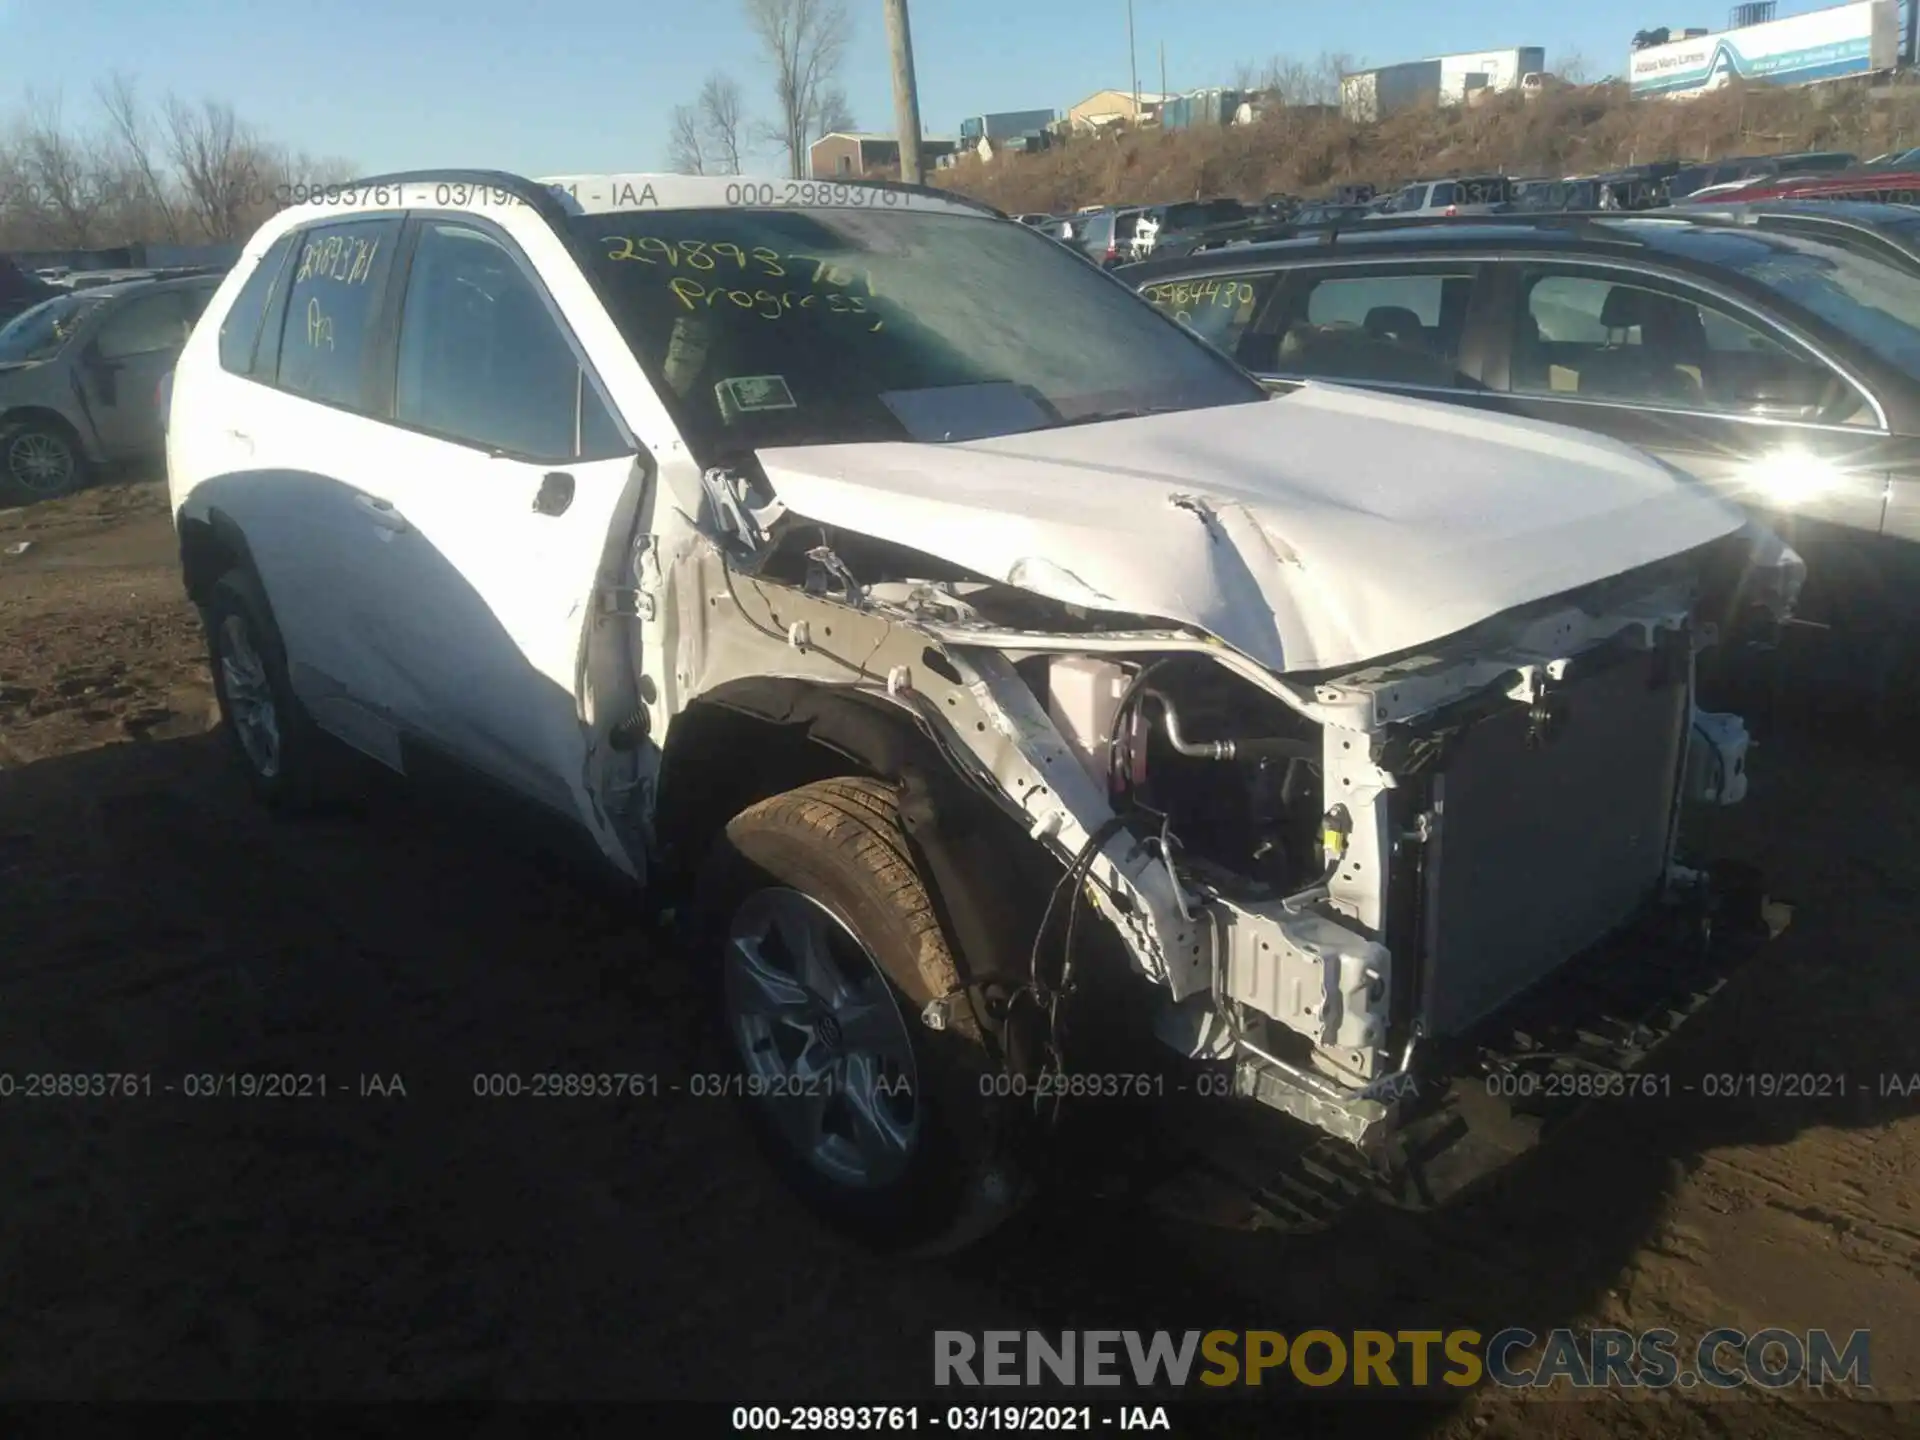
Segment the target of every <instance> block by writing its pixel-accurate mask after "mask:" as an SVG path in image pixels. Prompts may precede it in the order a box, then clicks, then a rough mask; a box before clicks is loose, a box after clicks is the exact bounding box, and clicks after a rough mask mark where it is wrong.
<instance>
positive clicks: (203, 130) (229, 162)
mask: <svg viewBox="0 0 1920 1440" xmlns="http://www.w3.org/2000/svg"><path fill="white" fill-rule="evenodd" d="M163 113H164V114H165V117H166V126H167V152H168V155H169V157H170V158H171V159H172V161H173V167H174V170H175V171H176V172H177V173H178V174H179V176H180V184H181V187H182V188H183V189H184V190H185V192H186V193H185V195H184V196H183V197H182V198H183V201H184V204H185V207H186V209H187V210H189V211H190V212H191V213H192V214H193V216H194V218H195V219H196V220H198V221H199V223H200V228H201V230H202V231H204V232H205V234H206V237H207V239H209V240H215V241H232V240H239V239H243V238H244V236H245V229H246V225H245V220H246V217H247V215H248V213H249V212H250V211H251V210H252V209H253V208H255V207H256V206H257V205H258V204H259V197H261V196H262V195H263V194H264V193H265V192H266V191H267V190H268V189H269V187H270V182H271V180H272V176H273V172H274V170H275V169H276V168H277V167H275V166H274V165H273V163H272V160H273V157H272V156H271V155H270V154H269V153H268V152H267V151H266V149H265V148H264V147H263V146H262V145H261V144H260V143H259V141H258V140H257V139H256V138H255V137H254V135H253V133H252V131H251V130H249V129H248V128H247V127H246V126H245V125H243V124H241V122H240V118H239V117H238V116H237V115H235V114H234V112H233V107H232V106H231V105H226V104H223V103H221V102H219V101H216V100H206V101H203V102H202V103H201V104H200V105H198V106H193V105H188V104H186V103H185V102H184V101H181V100H179V99H176V98H175V97H173V96H171V95H169V96H168V97H167V102H166V106H165V109H164V112H163Z"/></svg>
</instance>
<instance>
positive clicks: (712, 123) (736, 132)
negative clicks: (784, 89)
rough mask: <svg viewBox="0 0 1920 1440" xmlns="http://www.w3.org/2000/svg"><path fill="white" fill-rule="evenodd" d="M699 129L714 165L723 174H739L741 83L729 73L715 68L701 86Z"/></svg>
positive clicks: (742, 126)
mask: <svg viewBox="0 0 1920 1440" xmlns="http://www.w3.org/2000/svg"><path fill="white" fill-rule="evenodd" d="M697 104H698V105H699V107H700V129H701V132H702V134H703V136H704V138H705V140H706V142H707V149H708V150H709V151H710V152H711V154H712V157H713V165H714V168H715V169H717V170H718V171H719V172H720V173H721V174H723V175H738V174H739V173H740V152H741V151H742V150H744V149H745V148H746V147H745V145H744V143H743V138H744V134H745V125H746V119H745V116H744V114H743V107H742V104H741V99H740V86H739V85H738V84H737V83H736V82H735V81H734V79H733V77H732V76H731V75H727V74H725V73H723V72H721V71H718V70H716V71H714V73H713V74H711V75H709V76H708V77H707V83H706V84H704V85H702V86H701V87H700V99H699V100H698V102H697Z"/></svg>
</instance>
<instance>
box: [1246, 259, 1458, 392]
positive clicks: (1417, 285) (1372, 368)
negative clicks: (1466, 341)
mask: <svg viewBox="0 0 1920 1440" xmlns="http://www.w3.org/2000/svg"><path fill="white" fill-rule="evenodd" d="M1472 292H1473V275H1472V272H1471V271H1469V270H1465V269H1462V270H1458V271H1452V270H1435V271H1427V272H1420V273H1409V272H1407V271H1399V272H1397V273H1395V272H1388V273H1381V274H1365V273H1361V274H1355V273H1354V272H1352V271H1341V272H1334V273H1331V274H1324V275H1314V274H1305V275H1301V276H1300V277H1299V281H1298V283H1297V285H1296V286H1295V287H1294V288H1293V289H1291V290H1290V292H1289V294H1288V295H1287V297H1286V304H1285V307H1284V310H1283V313H1282V314H1281V316H1280V317H1279V319H1280V324H1279V326H1278V327H1277V329H1276V330H1275V334H1276V335H1277V337H1278V344H1277V346H1276V347H1275V348H1276V352H1277V353H1276V356H1275V360H1274V363H1273V364H1272V365H1271V366H1270V367H1260V368H1271V369H1274V370H1277V371H1278V372H1279V373H1281V374H1284V375H1306V376H1319V377H1323V378H1326V379H1335V380H1359V381H1374V382H1380V383H1386V384H1393V383H1399V384H1403V385H1433V386H1444V387H1447V388H1453V389H1474V390H1477V389H1479V388H1480V385H1479V383H1478V382H1477V381H1475V380H1473V379H1472V378H1471V377H1469V376H1466V375H1463V374H1461V373H1460V371H1459V368H1458V365H1459V354H1460V337H1461V334H1462V333H1463V332H1464V330H1465V328H1466V317H1467V307H1468V304H1469V303H1470V301H1471V298H1472ZM1265 328H1273V327H1265Z"/></svg>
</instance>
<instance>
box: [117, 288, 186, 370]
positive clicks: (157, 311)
mask: <svg viewBox="0 0 1920 1440" xmlns="http://www.w3.org/2000/svg"><path fill="white" fill-rule="evenodd" d="M185 298H186V297H185V296H184V295H183V294H182V293H181V292H180V291H178V290H162V291H161V292H160V293H159V294H157V295H142V296H140V297H139V298H138V299H135V300H128V301H125V302H123V303H122V304H121V305H120V306H119V308H118V309H116V310H115V311H114V312H113V314H111V315H109V316H108V317H107V319H106V322H105V323H104V324H102V325H101V327H100V334H99V336H98V338H97V339H96V340H95V341H94V348H95V349H96V350H97V351H98V353H99V356H100V358H101V359H102V360H132V359H134V358H135V357H137V356H140V355H154V354H159V353H162V352H165V351H168V350H178V349H179V348H180V347H181V346H183V345H185V344H186V343H187V333H188V332H189V331H190V330H192V328H193V320H192V318H191V317H190V316H189V315H188V314H187V307H186V305H185V304H184V303H183V302H184V300H185Z"/></svg>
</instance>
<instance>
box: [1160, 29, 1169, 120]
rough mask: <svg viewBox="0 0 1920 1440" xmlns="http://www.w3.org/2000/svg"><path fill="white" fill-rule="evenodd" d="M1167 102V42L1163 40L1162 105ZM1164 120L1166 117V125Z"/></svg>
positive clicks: (1161, 59) (1161, 61)
mask: <svg viewBox="0 0 1920 1440" xmlns="http://www.w3.org/2000/svg"><path fill="white" fill-rule="evenodd" d="M1166 100H1167V42H1166V41H1164V40H1162V41H1161V42H1160V103H1161V104H1163V105H1164V104H1165V103H1166ZM1164 120H1165V117H1164V116H1163V117H1162V123H1164Z"/></svg>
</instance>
